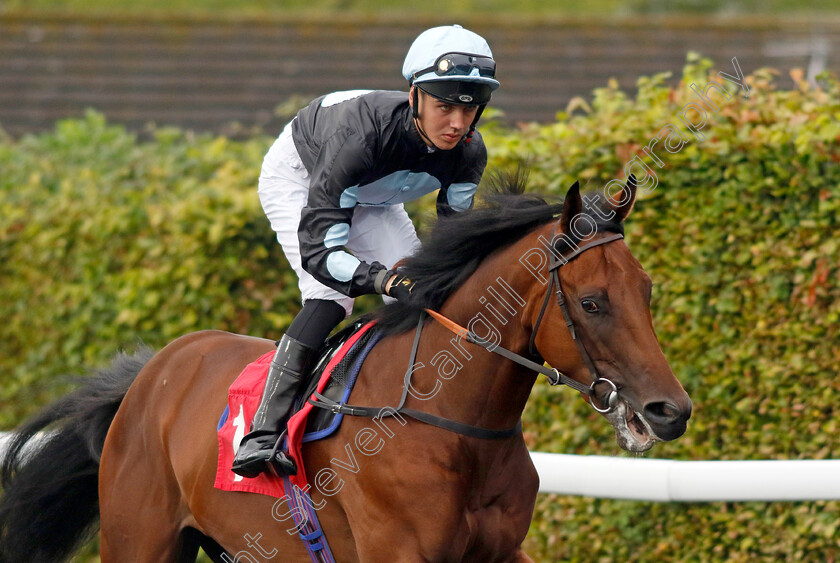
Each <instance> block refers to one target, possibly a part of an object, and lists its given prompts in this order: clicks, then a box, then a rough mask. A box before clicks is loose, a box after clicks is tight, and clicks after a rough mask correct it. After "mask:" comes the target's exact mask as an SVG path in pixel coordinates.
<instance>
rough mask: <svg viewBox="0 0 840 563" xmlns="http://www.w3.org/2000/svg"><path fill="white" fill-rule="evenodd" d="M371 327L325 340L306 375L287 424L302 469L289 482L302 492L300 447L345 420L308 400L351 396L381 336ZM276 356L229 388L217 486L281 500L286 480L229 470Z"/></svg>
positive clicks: (288, 443) (288, 446) (358, 326)
mask: <svg viewBox="0 0 840 563" xmlns="http://www.w3.org/2000/svg"><path fill="white" fill-rule="evenodd" d="M373 326H374V323H372V322H365V321H364V320H359V321H357V322H355V323H353V324H351V325H349V326H348V327H346V328H345V329H343V330H341V331H339V332H338V333H336V334H335V335H334V336H332V337H330V338H329V339H327V341H326V342H325V344H324V346H323V347H322V349H321V351H320V353H319V355H318V359H317V361H316V362H315V363H314V364H313V368H312V369H311V370H310V372H309V374H308V377H309V378H310V382H309V384H308V385H307V386H306V389H305V390H303V391H302V392H301V393H299V395H298V397H297V398H296V400H295V406H294V409H293V412H292V414H291V416H290V417H289V421H288V425H287V432H286V436H285V443H284V446H285V447H284V449H285V450H286V451H288V452H289V454H290V455H291V456H292V457H293V458H294V460H295V463H296V465H297V467H298V474H297V475H293V476H291V482H292V484H294V485H296V486H297V487H299V488H300V489H301V490H305V488H306V486H307V483H306V477H305V471H303V460H302V459H301V445H302V444H303V443H304V442H312V441H315V440H319V439H322V438H326V437H328V436H330V435H332V434H333V433H335V432H336V431H337V430H338V429H339V428H340V426H341V421H342V419H343V418H344V414H343V413H340V412H336V411H331V410H328V409H324V408H314V407H313V405H312V403H311V402H310V401H309V398H310V397H311V396H313V394H317V395H318V396H319V397H326V398H328V399H329V400H331V401H335V402H336V403H338V402H346V401H347V400H348V398H349V396H350V393H351V392H352V390H353V385H354V384H355V382H356V377H357V376H358V373H359V371H360V369H361V366H362V363H363V362H364V359H365V357H366V356H367V354H368V352H370V350H371V349H372V348H373V346H374V345H375V344H376V342H377V341H378V340H379V337H380V336H381V335H378V334H377V333H376V331H375V330H372V328H373ZM273 357H274V350H272V351H270V352H268V353H266V354H264V355H263V356H261V357H260V358H258V359H257V360H255V361H254V362H252V363H250V364H248V365H247V366H246V367H245V369H244V370H243V371H242V373H241V374H240V375H239V377H237V379H236V381H234V383H233V384H232V385H231V386H230V389H229V390H228V404H227V407H226V408H225V410H224V412H223V413H222V416H221V418H220V420H219V425H218V427H217V435H218V442H219V457H218V465H217V468H216V481H215V487H216V488H217V489H222V490H226V491H244V492H253V493H259V494H265V495H270V496H274V497H278V498H282V497H284V496H285V490H286V487H284V485H283V481H282V480H281V479H279V478H278V477H276V476H274V475H271V474H268V473H264V474H262V475H259V476H258V477H255V478H253V479H244V478H243V477H240V476H239V475H236V474H235V473H233V472H232V471H231V469H230V467H231V463H232V462H233V457H234V455H235V453H236V449H237V448H238V446H239V442H240V440H241V439H242V437H243V436H244V435H245V433H247V431H248V429H249V428H250V425H251V420H252V419H253V417H254V415H255V414H256V411H257V409H258V408H259V403H260V398H261V397H262V392H263V389H264V388H265V378H266V375H267V374H268V369H269V365H270V364H271V360H272V359H273Z"/></svg>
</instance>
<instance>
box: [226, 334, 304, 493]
mask: <svg viewBox="0 0 840 563" xmlns="http://www.w3.org/2000/svg"><path fill="white" fill-rule="evenodd" d="M316 352H317V350H315V349H313V348H310V347H309V346H306V345H304V344H302V343H300V342H298V341H297V340H295V339H294V338H291V337H289V336H286V335H284V336H283V338H281V339H280V342H279V344H278V345H277V353H276V354H275V355H274V359H273V360H272V361H271V368H270V369H269V370H268V376H267V377H266V381H265V390H264V391H263V396H262V399H261V401H260V408H259V409H258V410H257V414H255V415H254V420H253V421H252V422H251V431H250V432H249V433H248V434H246V435H245V437H243V438H242V441H241V442H240V443H239V449H238V450H237V452H236V457H235V458H234V459H233V467H232V469H233V472H234V473H236V474H238V475H242V476H243V477H256V476H257V475H259V474H260V473H262V472H263V471H265V470H266V469H268V464H269V463H270V464H271V466H272V467H273V468H274V470H275V471H276V472H277V474H278V475H294V474H295V473H297V467H295V462H294V461H293V460H292V459H290V458H289V457H288V456H286V454H285V453H284V452H282V451H280V450H279V448H278V445H277V442H278V441H279V438H280V434H281V433H282V431H283V428H284V426H285V423H286V418H287V417H288V416H289V411H291V409H292V404H293V403H294V400H295V396H296V395H297V392H298V387H299V386H300V382H301V379H303V378H304V374H306V372H307V370H308V369H309V367H310V365H311V364H312V360H313V358H314V357H315V353H316ZM272 454H273V455H272Z"/></svg>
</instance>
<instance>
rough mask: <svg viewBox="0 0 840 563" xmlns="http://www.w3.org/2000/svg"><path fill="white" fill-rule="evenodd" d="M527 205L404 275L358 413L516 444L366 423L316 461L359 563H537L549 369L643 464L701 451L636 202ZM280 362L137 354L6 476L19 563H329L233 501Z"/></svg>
mask: <svg viewBox="0 0 840 563" xmlns="http://www.w3.org/2000/svg"><path fill="white" fill-rule="evenodd" d="M511 184H516V186H515V189H511V190H509V192H510V193H507V194H498V195H496V196H495V197H490V198H488V203H486V204H484V205H482V206H476V208H475V209H472V210H468V211H465V212H463V213H461V214H458V215H456V216H455V217H453V218H442V219H440V220H439V221H438V224H437V225H436V227H435V228H434V229H433V231H432V233H431V235H430V237H429V239H428V240H427V241H426V242H425V243H424V245H423V247H422V249H421V250H420V251H419V252H418V253H417V254H415V255H414V256H412V257H409V258H408V259H407V260H406V261H405V263H404V264H403V266H402V268H403V270H404V271H405V273H406V275H408V276H409V278H410V279H412V280H413V281H414V282H415V289H414V291H413V293H412V297H411V300H410V301H408V302H397V303H393V304H390V305H386V306H384V307H383V308H382V309H380V310H379V311H378V312H376V313H375V315H374V316H375V318H376V321H377V324H376V325H375V327H374V328H375V329H376V330H378V331H382V333H383V334H384V336H383V337H382V339H381V340H379V342H378V343H377V344H376V345H375V346H374V347H373V349H372V350H371V352H370V354H369V355H368V357H367V359H366V360H365V362H364V364H363V366H362V368H361V372H360V374H359V376H358V381H357V383H356V387H355V389H354V390H353V394H352V396H351V399H352V400H353V402H355V403H359V404H367V405H380V406H383V407H385V406H389V405H390V406H395V405H396V404H397V402H398V401H399V399H400V396H401V394H402V395H403V397H404V398H405V405H406V406H408V407H411V408H412V409H414V411H415V412H424V413H427V414H428V415H429V416H431V417H436V420H444V419H445V420H449V421H453V422H452V423H453V424H455V425H456V430H457V428H467V427H471V428H477V429H484V432H486V433H490V434H493V433H496V435H494V436H483V435H470V434H469V433H464V432H458V431H453V430H452V429H451V428H450V429H447V428H441V425H434V424H426V423H424V422H422V421H419V420H417V419H414V418H410V417H408V416H399V415H396V416H390V417H387V418H386V417H381V418H376V419H370V418H363V417H352V416H348V417H345V418H344V421H343V424H342V426H341V427H340V429H339V431H338V432H337V433H336V434H334V435H333V436H332V437H330V438H327V439H324V440H321V441H316V442H311V443H308V444H306V445H305V447H304V449H303V460H304V462H305V464H304V465H305V468H306V469H307V476H308V480H309V483H314V485H315V487H314V488H312V489H311V491H310V494H311V503H312V505H313V506H315V507H316V508H317V509H318V510H317V513H318V518H319V520H320V522H321V526H322V528H323V530H324V532H325V536H326V538H327V540H328V542H329V546H330V548H331V550H332V553H333V554H334V556H335V559H336V560H338V561H342V562H344V561H347V562H356V561H360V562H361V561H363V562H371V563H375V562H380V561H381V562H389V563H390V562H394V561H400V562H415V561H416V562H420V561H427V562H431V561H434V562H469V561H480V562H526V561H532V559H531V558H530V557H528V555H527V554H526V553H525V552H524V551H523V550H522V547H521V546H522V542H523V540H524V539H525V536H526V534H527V532H528V528H529V524H530V522H531V518H532V515H533V511H534V505H535V501H536V496H537V491H538V485H539V479H538V475H537V472H536V470H535V468H534V465H533V463H532V462H531V458H530V456H529V453H528V449H527V447H526V444H525V441H524V439H523V435H522V431H521V424H520V419H521V416H522V413H523V410H524V408H525V404H526V401H527V400H528V397H529V394H530V392H531V389H532V387H533V386H534V384H535V383H536V380H537V377H538V375H537V372H535V371H534V369H536V368H534V369H532V368H533V366H537V367H539V368H540V370H541V371H543V372H546V373H548V374H552V373H553V374H556V376H557V377H555V378H553V379H552V380H551V382H552V383H558V382H561V381H562V382H566V383H569V384H572V386H573V387H575V388H576V389H578V391H579V392H580V396H581V397H582V399H583V400H584V401H587V402H590V403H592V405H593V406H594V407H596V408H597V409H598V410H599V411H600V412H602V413H603V415H604V417H605V418H606V420H607V421H608V422H609V423H610V424H611V425H612V426H613V427H614V429H615V434H616V440H617V443H618V445H619V446H620V447H622V448H624V449H626V450H629V451H635V452H640V451H645V450H647V449H649V448H650V447H651V446H653V444H654V443H655V442H657V441H668V440H673V439H676V438H678V437H679V436H681V435H682V434H683V433H684V432H685V430H686V426H687V421H688V419H689V417H690V415H691V400H690V398H689V396H688V394H687V393H686V391H685V390H684V389H683V387H682V386H681V384H680V383H679V381H678V380H677V378H676V377H675V375H674V373H673V372H672V370H671V368H670V367H669V365H668V362H667V360H666V358H665V356H664V354H663V352H662V350H661V347H660V344H659V342H658V340H657V337H656V334H655V332H654V327H653V321H652V318H651V314H650V300H651V281H650V279H649V277H648V276H647V274H646V273H645V271H644V270H643V269H642V267H641V265H640V264H639V262H638V261H637V260H636V259H635V258H634V257H633V255H632V254H631V252H630V250H629V248H628V246H627V245H626V243H625V242H624V240H623V238H622V236H621V235H622V233H623V221H624V220H625V218H626V217H627V215H628V213H629V212H630V210H631V208H632V206H633V203H634V201H635V196H636V184H635V180H634V179H633V178H632V177H631V178H630V180H629V181H628V182H627V183H626V184H625V185H624V187H623V189H622V191H621V193H620V194H618V195H620V196H621V197H618V195H616V196H613V197H612V198H610V199H606V200H605V199H604V198H601V202H600V204H599V205H598V206H597V207H595V206H593V205H590V204H591V202H592V200H591V199H588V198H587V199H584V198H582V197H581V194H580V189H579V186H578V185H577V184H575V185H574V186H572V188H570V189H569V190H568V192H567V194H566V196H565V199H564V200H563V202H562V203H547V202H546V201H545V200H543V199H541V198H539V197H537V196H533V195H529V194H525V193H522V192H523V191H524V188H523V186H524V182H523V181H521V179H520V180H516V181H511ZM425 310H430V311H434V312H435V314H436V315H438V314H439V315H440V316H437V317H435V319H440V321H438V320H434V319H432V320H428V319H429V318H428V315H427V313H425V312H424V311H425ZM424 316H425V317H426V318H427V322H425V325H424V328H423V331H422V336H420V335H419V334H418V333H416V332H414V331H413V330H412V329H413V328H414V327H415V326H416V325H417V324H422V323H420V322H419V321H421V319H422V318H423V317H424ZM447 322H449V323H450V325H449V326H447V324H446V323H447ZM453 326H456V327H460V326H466V330H467V331H468V332H461V333H458V334H455V335H454V336H453V332H452V330H451V329H452V327H453ZM456 332H457V331H456ZM465 334H469V335H472V338H471V339H470V338H466V339H465V338H463V337H464V336H465ZM415 339H417V342H416V344H415ZM478 344H481V345H480V346H479V345H478ZM273 348H274V343H273V342H272V341H270V340H266V339H263V338H255V337H250V336H243V335H236V334H231V333H227V332H222V331H212V330H211V331H201V332H195V333H191V334H188V335H185V336H182V337H180V338H178V339H176V340H174V341H172V342H170V343H169V344H168V345H167V346H165V347H164V348H163V349H161V350H160V351H159V352H157V353H152V352H151V351H150V350H147V349H141V350H140V351H138V352H137V353H136V354H134V355H126V354H122V355H120V356H118V357H117V358H116V360H115V361H114V363H113V365H112V366H110V367H108V368H105V369H102V370H100V371H99V372H98V373H97V374H95V376H94V377H90V378H86V379H87V383H86V384H84V386H83V387H82V388H80V389H79V390H77V391H75V392H73V393H72V394H70V395H67V396H65V397H63V398H61V399H59V400H58V401H57V402H56V403H55V404H53V405H51V406H48V407H47V408H46V409H45V410H44V411H43V412H42V413H41V414H40V415H38V416H36V418H34V419H33V420H31V421H29V422H28V423H26V424H24V425H23V426H22V427H21V428H20V429H19V430H18V431H17V433H16V434H15V437H14V439H13V440H12V442H11V444H10V447H9V449H8V452H7V454H6V457H5V459H4V461H3V465H2V483H3V487H4V496H3V497H2V502H0V561H2V562H3V563H16V562H19V561H37V562H39V561H51V562H53V561H62V560H66V559H67V558H68V557H69V556H71V555H72V553H74V551H75V550H77V549H78V548H79V546H80V545H81V542H83V541H86V539H88V538H89V537H91V534H94V533H95V532H96V529H97V524H98V527H99V537H100V553H101V560H102V561H103V563H112V562H120V561H130V562H134V563H140V562H169V561H171V562H187V561H194V560H195V558H196V557H197V553H198V549H199V547H201V548H203V549H204V550H205V552H206V553H207V554H208V555H209V556H210V557H211V558H212V559H213V560H214V561H227V562H231V561H241V562H246V561H247V562H255V561H259V562H262V561H272V560H276V561H308V560H310V556H309V554H308V553H307V551H306V549H305V548H304V546H303V544H302V542H301V541H300V540H299V539H298V538H297V537H296V536H295V535H292V534H293V531H294V526H292V525H291V523H290V522H288V521H285V520H286V519H287V518H288V512H289V510H288V507H285V506H284V505H282V506H281V505H280V504H278V499H276V498H272V497H269V496H264V495H257V494H250V493H242V492H228V491H221V490H218V489H215V488H214V486H213V483H214V478H215V474H216V460H217V455H218V449H217V436H216V428H217V422H218V420H219V416H220V414H221V413H222V411H223V410H224V408H225V406H226V400H227V388H228V387H229V386H230V385H231V383H232V382H233V380H234V379H235V378H236V377H237V375H238V374H239V373H240V372H241V371H242V369H243V368H244V367H245V366H246V365H247V364H248V363H250V362H252V361H253V360H254V359H256V358H258V357H260V356H262V355H263V354H266V353H267V352H270V351H271V350H273ZM502 350H504V351H507V352H508V355H507V356H500V355H499V353H500V351H502ZM415 356H416V361H415V362H414V363H413V364H412V365H411V366H408V370H409V372H410V377H406V373H407V372H406V369H407V368H406V365H405V363H406V362H407V361H408V359H409V358H415ZM528 362H530V364H529V363H528ZM544 363H547V364H548V365H550V366H552V367H551V368H550V369H549V368H545V367H544ZM529 366H531V367H529ZM406 386H408V387H410V389H409V390H410V393H407V394H406V393H405V390H406ZM392 410H393V409H392ZM391 414H393V413H391ZM45 429H46V430H47V431H44V430H45ZM284 521H285V523H284ZM275 558H276V559H275Z"/></svg>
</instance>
